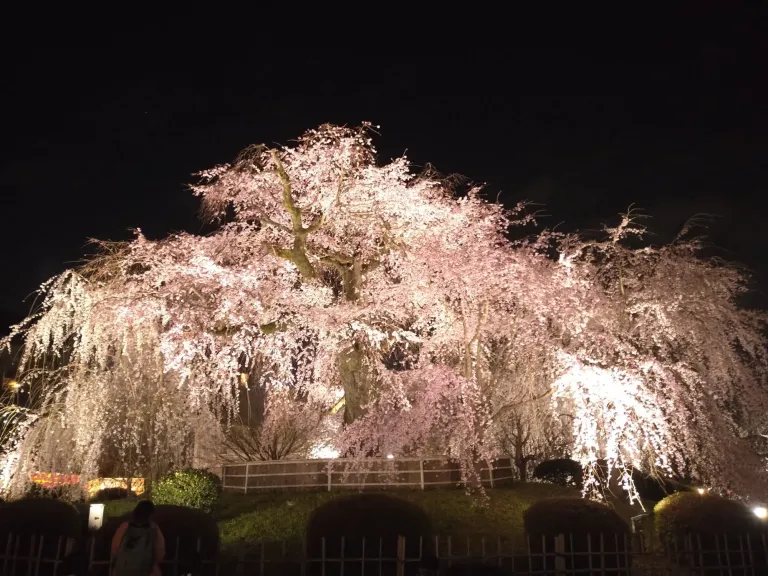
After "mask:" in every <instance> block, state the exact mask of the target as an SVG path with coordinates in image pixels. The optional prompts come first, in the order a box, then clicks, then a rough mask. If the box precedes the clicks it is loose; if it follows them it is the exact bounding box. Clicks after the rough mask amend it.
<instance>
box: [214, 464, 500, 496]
mask: <svg viewBox="0 0 768 576" xmlns="http://www.w3.org/2000/svg"><path fill="white" fill-rule="evenodd" d="M477 473H478V475H479V477H480V481H481V482H482V484H483V485H485V486H489V487H496V486H501V485H504V484H505V483H509V482H511V481H512V480H514V479H515V469H514V462H513V461H512V459H511V458H500V459H498V460H494V461H492V462H489V463H484V464H483V465H481V466H480V467H479V468H478V469H477ZM221 479H222V484H223V486H224V489H225V490H230V491H235V492H243V493H248V492H257V491H262V490H327V491H329V492H330V491H332V490H334V489H347V488H356V489H362V490H366V489H367V490H375V489H382V488H419V489H421V490H424V489H426V488H431V487H435V486H456V485H458V484H460V483H461V482H462V474H461V468H460V466H459V464H458V463H457V462H454V461H450V460H446V459H442V458H393V459H383V458H382V459H367V460H344V459H341V458H339V459H334V460H277V461H266V462H247V463H242V464H225V465H223V466H222V467H221Z"/></svg>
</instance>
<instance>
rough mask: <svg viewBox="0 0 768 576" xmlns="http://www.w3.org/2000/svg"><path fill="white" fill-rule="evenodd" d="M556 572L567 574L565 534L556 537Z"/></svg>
mask: <svg viewBox="0 0 768 576" xmlns="http://www.w3.org/2000/svg"><path fill="white" fill-rule="evenodd" d="M555 573H556V574H565V534H558V535H557V536H556V537H555Z"/></svg>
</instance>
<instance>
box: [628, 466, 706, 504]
mask: <svg viewBox="0 0 768 576" xmlns="http://www.w3.org/2000/svg"><path fill="white" fill-rule="evenodd" d="M632 482H634V483H635V488H636V489H637V493H638V494H640V497H641V498H642V499H643V500H650V501H652V502H659V501H660V500H663V499H664V498H666V497H667V496H669V495H670V494H675V493H677V492H689V491H690V490H691V489H690V488H689V487H688V486H686V485H684V484H681V483H680V482H677V481H675V480H671V479H669V478H661V477H659V478H655V477H653V476H651V475H649V474H645V473H644V472H642V471H640V470H633V471H632Z"/></svg>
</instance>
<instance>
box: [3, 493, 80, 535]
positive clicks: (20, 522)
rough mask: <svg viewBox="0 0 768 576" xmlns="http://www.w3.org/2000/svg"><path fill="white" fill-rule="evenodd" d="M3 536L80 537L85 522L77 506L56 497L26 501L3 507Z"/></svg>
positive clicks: (18, 501)
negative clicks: (10, 534) (11, 534)
mask: <svg viewBox="0 0 768 576" xmlns="http://www.w3.org/2000/svg"><path fill="white" fill-rule="evenodd" d="M0 533H2V534H8V533H14V534H52V535H60V536H68V537H70V538H75V539H77V538H80V536H81V534H82V521H81V517H80V514H79V512H78V510H77V508H76V507H75V506H73V505H72V504H70V503H68V502H65V501H63V500H58V499H53V498H24V499H22V500H15V501H13V502H8V503H6V504H3V507H2V514H0Z"/></svg>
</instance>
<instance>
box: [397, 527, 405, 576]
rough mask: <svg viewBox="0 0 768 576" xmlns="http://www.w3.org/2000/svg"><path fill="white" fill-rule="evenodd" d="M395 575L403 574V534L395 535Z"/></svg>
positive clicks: (401, 575)
mask: <svg viewBox="0 0 768 576" xmlns="http://www.w3.org/2000/svg"><path fill="white" fill-rule="evenodd" d="M397 576H405V536H402V535H398V537H397Z"/></svg>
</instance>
